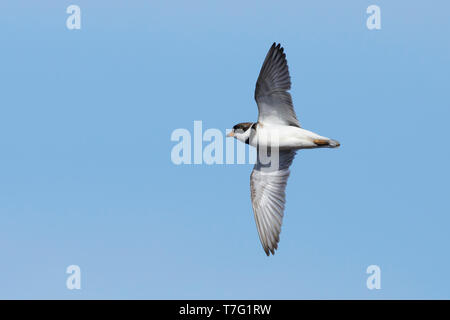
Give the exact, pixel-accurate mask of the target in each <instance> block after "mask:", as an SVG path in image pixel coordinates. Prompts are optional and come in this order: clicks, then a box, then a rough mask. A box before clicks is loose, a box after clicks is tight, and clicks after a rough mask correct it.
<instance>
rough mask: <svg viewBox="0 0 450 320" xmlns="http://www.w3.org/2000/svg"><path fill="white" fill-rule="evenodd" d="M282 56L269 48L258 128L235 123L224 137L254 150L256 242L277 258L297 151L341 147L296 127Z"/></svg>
mask: <svg viewBox="0 0 450 320" xmlns="http://www.w3.org/2000/svg"><path fill="white" fill-rule="evenodd" d="M283 51H284V49H283V48H282V47H281V46H280V44H278V45H276V44H275V43H273V44H272V46H271V48H270V49H269V52H268V53H267V55H266V58H265V60H264V63H263V65H262V67H261V71H260V73H259V77H258V80H257V81H256V88H255V100H256V104H257V105H258V112H259V114H258V122H244V123H239V124H237V125H235V126H234V127H233V129H232V130H231V131H230V133H229V134H228V135H227V136H228V137H234V138H236V139H237V140H239V141H242V142H244V143H246V144H249V145H251V146H253V147H256V148H257V151H258V152H257V160H256V164H255V166H254V167H253V171H252V173H251V175H250V194H251V199H252V207H253V213H254V216H255V221H256V227H257V229H258V234H259V239H260V240H261V244H262V246H263V248H264V251H265V252H266V254H267V255H268V256H269V255H270V253H272V254H275V250H276V249H277V248H278V242H279V241H280V232H281V224H282V221H283V215H284V206H285V202H286V201H285V199H286V195H285V189H286V184H287V180H288V177H289V174H290V170H289V167H290V165H291V164H292V161H293V160H294V157H295V154H296V151H297V150H299V149H313V148H337V147H339V146H340V144H339V142H338V141H336V140H333V139H330V138H327V137H323V136H320V135H318V134H316V133H314V132H311V131H308V130H305V129H303V128H302V127H301V126H300V123H299V121H298V120H297V116H296V114H295V111H294V106H293V104H292V98H291V95H290V93H289V92H288V90H290V89H291V77H290V75H289V69H288V65H287V60H286V54H285V53H284V52H283Z"/></svg>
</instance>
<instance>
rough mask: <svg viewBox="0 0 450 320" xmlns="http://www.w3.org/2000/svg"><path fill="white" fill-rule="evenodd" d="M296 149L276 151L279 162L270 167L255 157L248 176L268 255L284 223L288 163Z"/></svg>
mask: <svg viewBox="0 0 450 320" xmlns="http://www.w3.org/2000/svg"><path fill="white" fill-rule="evenodd" d="M294 157H295V151H293V150H289V151H279V165H278V166H276V167H274V168H271V167H270V166H264V165H262V164H261V162H260V156H259V152H258V160H257V163H256V164H255V166H254V168H253V171H252V174H251V175H250V193H251V198H252V206H253V213H254V215H255V221H256V227H257V229H258V234H259V239H260V240H261V244H262V246H263V248H264V251H265V252H266V254H267V255H269V252H271V253H272V254H275V250H276V249H277V248H278V242H279V241H280V232H281V224H282V222H283V215H284V213H283V212H284V205H285V202H286V201H285V190H286V184H287V180H288V178H289V173H290V171H289V166H290V165H291V164H292V161H293V160H294Z"/></svg>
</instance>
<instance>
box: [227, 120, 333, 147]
mask: <svg viewBox="0 0 450 320" xmlns="http://www.w3.org/2000/svg"><path fill="white" fill-rule="evenodd" d="M244 137H245V135H244ZM244 137H236V138H237V139H238V140H240V141H242V142H244V143H248V144H249V145H251V146H252V147H265V148H271V147H273V148H276V147H278V148H279V149H280V150H299V149H312V148H323V147H328V148H330V147H336V146H337V145H338V144H339V142H337V141H335V140H332V139H329V138H327V137H323V136H320V135H318V134H317V133H314V132H312V131H309V130H306V129H303V128H299V127H295V126H286V125H280V124H271V123H268V124H264V123H259V122H256V123H254V124H253V128H252V130H251V131H250V136H249V139H248V141H246V140H247V139H246V137H245V139H243V138H244ZM320 141H323V144H322V145H320V144H317V142H319V143H320Z"/></svg>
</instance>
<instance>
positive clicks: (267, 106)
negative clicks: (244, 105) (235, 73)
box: [255, 42, 300, 127]
mask: <svg viewBox="0 0 450 320" xmlns="http://www.w3.org/2000/svg"><path fill="white" fill-rule="evenodd" d="M289 89H291V77H290V76H289V69H288V65H287V61H286V54H284V53H283V48H281V47H280V44H278V45H277V46H275V42H274V43H273V44H272V47H271V48H270V50H269V52H268V53H267V56H266V59H265V60H264V63H263V66H262V67H261V71H260V72H259V77H258V81H257V82H256V88H255V100H256V103H257V104H258V110H259V116H258V122H260V123H264V122H265V123H269V122H270V123H276V124H284V125H290V126H296V127H300V123H299V122H298V120H297V116H296V115H295V111H294V106H293V105H292V98H291V95H290V93H289V92H287V91H288V90H289Z"/></svg>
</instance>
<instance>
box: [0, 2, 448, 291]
mask: <svg viewBox="0 0 450 320" xmlns="http://www.w3.org/2000/svg"><path fill="white" fill-rule="evenodd" d="M70 4H77V5H79V6H80V7H81V18H82V21H81V30H73V31H71V30H68V29H67V28H66V19H67V17H68V14H66V8H67V7H68V6H69V5H70ZM371 4H376V5H379V6H380V8H381V19H382V21H381V26H382V29H381V30H377V31H369V30H368V29H367V27H366V19H367V17H368V15H367V14H366V8H367V7H368V6H369V5H371ZM0 10H1V13H0V15H1V19H0V41H1V51H0V57H1V63H0V88H1V89H0V298H44V299H45V298H62V299H79V298H82V299H92V298H138V299H144V298H150V299H155V298H178V299H190V298H191V299H197V298H208V299H221V298H226V299H229V298H230V299H231V298H238V299H240V298H246V299H302V298H306V299H309V298H320V299H322V298H343V299H346V298H357V299H362V298H363V299H366V298H368V299H380V298H385V299H390V298H394V299H399V298H447V299H448V298H450V277H449V270H450V257H449V245H450V234H449V227H450V204H449V178H450V171H449V166H448V165H449V160H450V151H449V150H450V148H449V145H450V139H449V134H448V127H449V118H450V99H449V92H450V90H449V83H450V42H449V32H450V20H449V19H448V17H449V12H450V5H449V3H448V1H444V0H442V1H438V0H436V1H432V2H430V1H424V0H421V1H406V0H402V1H400V0H398V1H386V0H376V1H375V0H373V1H356V0H355V1H331V0H330V1H260V0H258V1H257V0H253V1H244V2H243V1H206V0H205V1H197V0H192V1H158V0H156V1H106V0H97V1H90V0H89V1H88V0H73V1H49V0H46V1H44V0H42V1H28V0H27V1H25V0H14V1H13V0H7V1H1V3H0ZM274 41H276V42H281V43H282V45H283V46H284V47H285V50H286V52H287V58H288V63H289V66H290V72H291V77H292V83H293V85H292V91H291V93H292V96H293V99H294V105H295V109H296V111H297V114H298V117H299V119H300V122H301V123H302V125H303V126H304V127H305V128H307V129H309V130H312V131H315V132H318V133H320V134H322V135H325V136H329V137H332V138H334V139H337V140H339V141H340V142H341V148H339V149H335V150H330V149H321V150H306V151H302V152H299V154H298V156H297V157H296V159H295V161H294V164H293V166H292V167H291V169H292V173H291V177H290V180H289V184H288V187H287V206H286V211H285V219H284V224H283V230H282V233H281V242H280V246H279V250H278V251H277V253H276V254H275V256H271V257H267V256H266V255H265V253H264V251H263V249H262V247H261V245H260V243H259V239H258V236H257V231H256V227H255V222H254V220H253V213H252V208H251V202H250V191H249V175H250V172H251V170H252V165H250V164H247V165H211V166H209V165H181V166H176V165H174V164H173V163H172V162H171V158H170V153H171V150H172V148H173V146H174V145H175V144H176V143H175V142H172V141H171V140H170V135H171V133H172V131H173V130H174V129H177V128H186V129H188V130H190V131H191V132H192V131H193V121H194V120H202V121H203V128H204V129H208V128H217V129H220V130H222V131H223V132H225V129H227V128H231V127H232V126H233V125H234V124H236V123H239V122H245V121H256V119H257V108H256V104H255V102H254V100H253V90H254V86H255V82H256V78H257V75H258V72H259V69H260V67H261V64H262V62H263V59H264V56H265V54H266V52H267V50H268V49H269V47H270V45H271V44H272V42H274ZM205 145H206V144H205ZM72 264H75V265H79V266H80V268H81V279H82V280H81V286H82V289H81V290H68V289H67V288H66V278H67V277H68V275H67V274H66V273H65V272H66V268H67V266H69V265H72ZM372 264H376V265H379V266H380V268H381V289H380V290H368V289H367V288H366V279H367V277H368V275H367V274H366V268H367V267H368V266H369V265H372Z"/></svg>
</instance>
